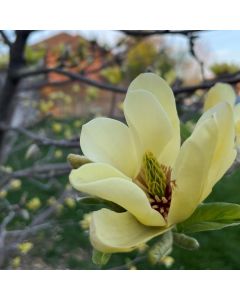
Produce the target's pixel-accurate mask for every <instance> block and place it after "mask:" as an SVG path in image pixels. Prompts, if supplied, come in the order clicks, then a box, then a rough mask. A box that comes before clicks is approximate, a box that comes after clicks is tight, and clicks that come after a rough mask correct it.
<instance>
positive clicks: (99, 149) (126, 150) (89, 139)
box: [80, 118, 139, 177]
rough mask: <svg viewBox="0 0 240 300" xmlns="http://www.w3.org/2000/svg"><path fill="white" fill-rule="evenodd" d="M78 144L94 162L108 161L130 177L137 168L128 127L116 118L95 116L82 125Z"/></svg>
mask: <svg viewBox="0 0 240 300" xmlns="http://www.w3.org/2000/svg"><path fill="white" fill-rule="evenodd" d="M80 145H81V148H82V151H83V153H84V155H85V156H87V157H88V158H89V159H90V160H92V161H94V162H104V163H109V164H111V165H112V166H114V167H116V168H118V169H119V170H120V171H122V172H123V173H125V174H126V175H128V176H130V177H134V176H135V175H136V173H137V171H138V169H139V162H138V160H137V156H136V151H135V146H134V143H133V140H132V138H131V132H130V130H129V128H128V127H127V126H126V125H125V124H123V123H121V122H119V121H116V120H113V119H108V118H96V119H94V120H92V121H90V122H88V123H87V124H85V125H84V126H83V127H82V132H81V136H80Z"/></svg>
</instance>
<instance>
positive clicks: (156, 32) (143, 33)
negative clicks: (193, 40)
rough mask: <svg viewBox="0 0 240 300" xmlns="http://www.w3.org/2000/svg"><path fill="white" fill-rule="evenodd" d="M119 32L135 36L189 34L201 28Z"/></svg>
mask: <svg viewBox="0 0 240 300" xmlns="http://www.w3.org/2000/svg"><path fill="white" fill-rule="evenodd" d="M120 31H121V32H123V33H125V34H127V35H129V36H135V37H146V36H150V35H164V34H182V35H189V34H191V33H196V32H199V31H202V30H120Z"/></svg>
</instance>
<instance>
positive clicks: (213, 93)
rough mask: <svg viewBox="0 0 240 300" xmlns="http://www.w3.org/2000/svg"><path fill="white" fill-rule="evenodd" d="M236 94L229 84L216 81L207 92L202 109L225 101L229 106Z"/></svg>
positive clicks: (205, 109)
mask: <svg viewBox="0 0 240 300" xmlns="http://www.w3.org/2000/svg"><path fill="white" fill-rule="evenodd" d="M235 100H236V94H235V92H234V89H233V88H232V87H231V85H230V84H227V83H216V84H215V85H214V86H213V87H212V88H211V89H210V90H209V91H208V93H207V95H206V97H205V101H204V108H203V110H204V111H207V110H208V109H209V108H212V107H213V106H215V105H216V104H218V103H220V102H223V101H226V102H228V103H229V104H230V105H231V106H233V105H234V103H235Z"/></svg>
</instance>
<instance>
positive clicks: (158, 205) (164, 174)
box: [135, 151, 176, 219]
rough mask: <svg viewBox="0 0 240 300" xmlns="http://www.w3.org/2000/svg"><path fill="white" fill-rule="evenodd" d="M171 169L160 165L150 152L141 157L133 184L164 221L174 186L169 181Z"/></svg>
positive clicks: (172, 182)
mask: <svg viewBox="0 0 240 300" xmlns="http://www.w3.org/2000/svg"><path fill="white" fill-rule="evenodd" d="M171 172H172V169H171V168H170V167H166V166H164V165H160V164H159V162H158V161H157V159H156V157H155V156H154V155H153V154H152V152H150V151H148V152H146V153H145V154H144V156H143V163H142V168H141V171H140V173H139V174H138V176H137V178H136V180H135V182H136V184H137V185H138V186H140V187H141V188H142V189H143V190H144V192H145V193H146V194H147V196H148V199H149V201H150V204H151V206H152V208H153V209H155V210H157V211H158V212H159V213H160V214H161V215H162V216H163V217H164V218H165V219H166V218H167V215H168V212H169V208H170V204H171V198H172V190H173V188H174V187H175V186H176V183H175V181H174V180H171Z"/></svg>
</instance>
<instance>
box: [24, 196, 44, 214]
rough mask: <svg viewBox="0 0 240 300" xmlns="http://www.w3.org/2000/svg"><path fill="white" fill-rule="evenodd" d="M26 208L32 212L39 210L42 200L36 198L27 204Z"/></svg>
mask: <svg viewBox="0 0 240 300" xmlns="http://www.w3.org/2000/svg"><path fill="white" fill-rule="evenodd" d="M26 206H27V208H28V209H30V210H33V211H35V210H38V209H39V208H40V207H41V200H40V199H39V198H38V197H34V198H32V199H31V200H30V201H29V202H28V203H27V204H26Z"/></svg>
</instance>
